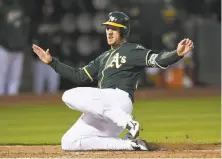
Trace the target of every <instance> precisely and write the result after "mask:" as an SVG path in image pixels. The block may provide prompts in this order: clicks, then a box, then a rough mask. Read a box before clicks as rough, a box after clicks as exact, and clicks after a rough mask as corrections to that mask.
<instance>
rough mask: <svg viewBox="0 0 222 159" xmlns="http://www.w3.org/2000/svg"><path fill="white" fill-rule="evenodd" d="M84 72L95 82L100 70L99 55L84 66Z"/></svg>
mask: <svg viewBox="0 0 222 159" xmlns="http://www.w3.org/2000/svg"><path fill="white" fill-rule="evenodd" d="M83 71H84V73H85V74H86V75H87V77H88V78H89V79H90V80H91V81H92V82H93V81H94V79H96V77H97V75H98V72H99V57H98V58H96V59H95V60H93V61H91V62H90V63H89V64H88V65H86V66H84V67H83Z"/></svg>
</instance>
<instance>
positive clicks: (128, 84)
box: [50, 43, 153, 101]
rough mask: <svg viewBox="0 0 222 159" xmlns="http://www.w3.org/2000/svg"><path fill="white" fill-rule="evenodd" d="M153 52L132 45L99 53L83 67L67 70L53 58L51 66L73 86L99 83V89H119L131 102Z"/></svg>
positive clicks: (67, 67)
mask: <svg viewBox="0 0 222 159" xmlns="http://www.w3.org/2000/svg"><path fill="white" fill-rule="evenodd" d="M152 53H153V51H152V50H149V49H146V48H144V47H142V46H141V45H138V44H135V43H125V44H123V45H121V46H120V47H119V48H116V49H110V50H109V51H106V52H104V53H102V54H101V55H100V56H98V57H97V58H96V59H95V60H93V61H91V62H90V63H89V64H88V65H86V66H84V67H83V68H78V69H77V68H72V67H69V66H67V65H65V64H63V63H61V62H59V61H58V60H56V59H53V61H52V62H51V63H50V65H51V66H52V68H54V69H55V71H56V72H58V73H59V74H61V75H62V76H65V77H67V78H69V79H70V80H72V81H73V82H75V83H85V82H90V81H91V82H93V81H94V80H98V87H99V88H101V89H104V88H119V89H121V90H124V91H126V92H128V93H129V95H130V98H131V99H132V101H134V91H135V89H136V88H137V84H138V80H139V76H140V74H141V72H142V71H143V68H144V67H150V66H151V65H150V63H152V62H150V60H149V57H150V55H152Z"/></svg>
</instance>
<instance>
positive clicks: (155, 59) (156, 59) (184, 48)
mask: <svg viewBox="0 0 222 159" xmlns="http://www.w3.org/2000/svg"><path fill="white" fill-rule="evenodd" d="M193 48H194V45H193V41H192V40H190V39H183V40H181V41H180V43H179V44H178V46H177V49H176V50H175V51H171V52H162V53H159V54H155V53H153V54H151V55H150V57H149V60H148V64H149V65H150V66H152V67H159V68H166V67H167V66H169V65H172V64H174V63H176V62H178V61H179V60H180V59H182V58H183V56H184V55H186V54H188V53H189V52H190V51H191V50H192V49H193Z"/></svg>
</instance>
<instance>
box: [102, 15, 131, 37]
mask: <svg viewBox="0 0 222 159" xmlns="http://www.w3.org/2000/svg"><path fill="white" fill-rule="evenodd" d="M103 25H111V26H115V27H119V28H120V34H121V36H123V37H128V36H129V33H130V18H129V17H128V16H127V15H126V14H125V13H123V12H117V11H115V12H111V13H109V14H108V20H107V21H106V22H104V23H103Z"/></svg>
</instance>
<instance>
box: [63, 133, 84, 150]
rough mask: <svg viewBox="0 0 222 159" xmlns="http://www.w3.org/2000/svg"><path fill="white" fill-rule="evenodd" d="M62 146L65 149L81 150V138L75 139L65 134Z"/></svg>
mask: <svg viewBox="0 0 222 159" xmlns="http://www.w3.org/2000/svg"><path fill="white" fill-rule="evenodd" d="M61 148H62V150H64V151H71V150H80V149H81V148H80V138H79V139H74V140H73V139H70V138H67V137H66V136H63V137H62V140H61Z"/></svg>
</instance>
